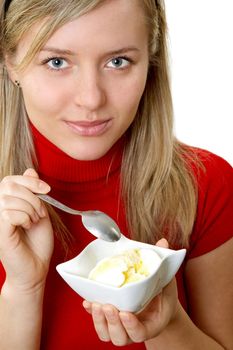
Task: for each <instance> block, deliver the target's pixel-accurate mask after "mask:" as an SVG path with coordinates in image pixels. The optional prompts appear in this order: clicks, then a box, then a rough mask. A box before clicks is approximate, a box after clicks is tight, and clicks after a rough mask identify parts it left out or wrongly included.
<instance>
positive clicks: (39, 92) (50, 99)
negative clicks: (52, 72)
mask: <svg viewBox="0 0 233 350" xmlns="http://www.w3.org/2000/svg"><path fill="white" fill-rule="evenodd" d="M22 92H23V97H24V102H25V107H26V110H27V112H28V114H29V116H30V115H31V113H37V114H39V113H40V112H41V113H43V114H44V113H46V114H49V113H56V112H57V111H59V110H61V107H62V106H64V104H65V103H64V102H65V99H66V97H65V95H64V88H62V87H56V88H54V87H51V86H50V85H49V84H46V83H43V84H40V82H39V81H37V80H34V81H30V80H26V81H25V82H24V81H23V82H22Z"/></svg>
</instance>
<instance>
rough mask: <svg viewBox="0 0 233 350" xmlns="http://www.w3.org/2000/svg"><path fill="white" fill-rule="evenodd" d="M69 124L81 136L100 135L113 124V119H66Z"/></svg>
mask: <svg viewBox="0 0 233 350" xmlns="http://www.w3.org/2000/svg"><path fill="white" fill-rule="evenodd" d="M65 123H66V124H67V126H68V127H69V128H70V129H71V130H72V131H74V132H75V133H77V134H78V135H80V136H99V135H102V134H103V133H104V132H106V131H107V130H108V129H109V127H110V126H111V124H112V119H106V120H96V121H93V122H88V121H77V122H72V121H66V122H65Z"/></svg>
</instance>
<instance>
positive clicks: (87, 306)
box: [83, 300, 91, 315]
mask: <svg viewBox="0 0 233 350" xmlns="http://www.w3.org/2000/svg"><path fill="white" fill-rule="evenodd" d="M83 307H84V309H85V310H86V311H87V312H88V313H89V314H90V315H91V303H90V302H89V301H87V300H84V301H83Z"/></svg>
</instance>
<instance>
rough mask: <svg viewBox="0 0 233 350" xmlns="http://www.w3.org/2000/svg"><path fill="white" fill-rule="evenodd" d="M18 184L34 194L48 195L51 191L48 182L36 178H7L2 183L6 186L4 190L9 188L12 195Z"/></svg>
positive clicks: (16, 176)
mask: <svg viewBox="0 0 233 350" xmlns="http://www.w3.org/2000/svg"><path fill="white" fill-rule="evenodd" d="M24 174H25V173H24ZM17 184H18V185H21V186H23V187H25V188H27V189H29V190H30V191H31V192H34V193H48V192H49V191H50V189H51V188H50V186H49V185H48V184H47V183H46V182H44V181H43V180H41V179H39V178H37V177H34V176H27V175H23V176H21V175H13V176H6V177H4V179H3V180H2V181H1V186H4V188H7V189H8V190H9V191H10V190H11V192H12V193H13V192H14V188H15V186H16V185H17Z"/></svg>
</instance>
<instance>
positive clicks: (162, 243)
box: [156, 238, 169, 248]
mask: <svg viewBox="0 0 233 350" xmlns="http://www.w3.org/2000/svg"><path fill="white" fill-rule="evenodd" d="M156 246H158V247H161V248H169V244H168V241H167V240H166V239H165V238H161V239H160V240H159V241H158V242H157V243H156Z"/></svg>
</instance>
